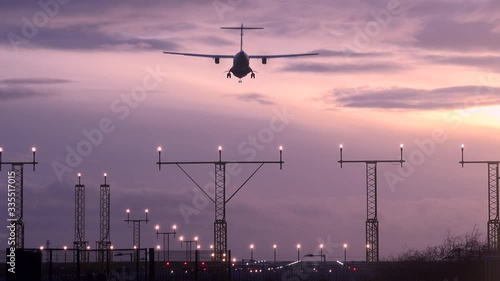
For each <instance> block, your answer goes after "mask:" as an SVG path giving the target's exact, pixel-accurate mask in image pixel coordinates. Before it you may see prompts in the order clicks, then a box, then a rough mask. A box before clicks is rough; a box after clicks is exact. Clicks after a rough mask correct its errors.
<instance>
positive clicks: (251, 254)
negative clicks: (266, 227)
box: [250, 244, 253, 262]
mask: <svg viewBox="0 0 500 281" xmlns="http://www.w3.org/2000/svg"><path fill="white" fill-rule="evenodd" d="M250 261H251V262H253V244H250Z"/></svg>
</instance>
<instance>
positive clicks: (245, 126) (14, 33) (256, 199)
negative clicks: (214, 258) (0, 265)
mask: <svg viewBox="0 0 500 281" xmlns="http://www.w3.org/2000/svg"><path fill="white" fill-rule="evenodd" d="M40 3H41V4H40ZM499 15H500V4H499V3H498V1H486V0H481V1H470V0H467V1H465V0H464V1H459V0H448V1H425V0H400V1H397V0H372V1H338V0H328V1H326V0H317V1H314V2H311V1H302V0H289V1H278V0H271V1H263V0H255V1H248V0H231V1H230V0H216V1H191V0H188V1H176V0H169V1H147V2H143V1H119V2H118V1H109V2H105V3H104V2H102V1H85V2H81V1H78V2H77V1H70V0H47V1H40V2H37V1H10V0H9V1H2V2H1V3H0V33H1V36H0V63H1V66H2V67H1V68H0V120H1V122H0V132H1V133H0V146H1V147H2V148H3V155H2V159H3V161H30V159H31V147H32V146H36V148H37V156H36V157H37V161H38V162H39V164H38V165H37V168H36V171H35V172H33V171H32V170H31V169H29V168H26V170H25V177H24V180H25V181H24V184H25V190H24V204H25V206H24V214H25V225H26V231H25V237H26V238H25V239H26V242H25V244H26V247H39V246H40V245H43V244H45V242H46V240H50V242H51V245H52V246H53V247H62V246H63V245H69V246H71V244H72V241H73V240H74V237H73V235H74V233H73V229H74V186H75V184H76V182H77V176H76V175H77V173H82V183H83V184H85V186H86V207H87V208H86V239H87V240H89V241H91V246H94V245H95V242H94V241H96V240H98V236H99V233H98V231H99V217H98V215H99V193H98V192H99V186H100V184H102V183H103V173H104V172H106V173H107V174H108V177H107V180H108V183H109V184H110V186H111V241H112V243H113V245H115V247H123V248H127V247H131V246H132V245H131V244H132V229H131V227H129V226H127V224H126V223H125V222H124V221H123V220H124V219H125V218H126V215H125V209H127V208H130V209H131V218H143V216H144V211H143V210H144V209H146V208H148V209H149V219H150V222H149V223H148V224H147V225H143V226H142V242H141V243H142V246H147V247H155V246H156V245H157V244H161V241H160V240H158V239H157V238H156V235H155V232H154V226H155V225H156V224H159V225H161V229H162V230H166V229H167V228H169V227H170V226H171V225H172V224H174V223H175V224H177V226H178V233H179V234H183V235H185V236H186V237H194V236H195V235H198V236H199V237H200V244H201V247H202V248H205V249H207V248H208V245H209V244H212V243H213V221H214V206H213V204H212V203H211V202H210V201H208V200H207V199H206V198H205V199H204V197H203V195H202V194H201V193H200V192H199V191H197V188H196V186H195V185H194V184H193V183H192V182H191V181H190V180H189V178H187V177H186V176H185V175H184V174H183V173H182V171H180V170H179V169H178V168H177V167H175V166H163V167H162V170H161V171H159V170H158V167H157V166H156V165H155V163H156V161H157V157H158V156H157V147H158V146H162V148H163V153H162V160H164V161H216V160H217V157H218V156H217V147H218V146H219V145H220V146H222V147H223V151H222V158H223V159H225V160H270V161H276V160H278V159H279V152H278V147H279V146H280V145H282V146H283V157H284V161H285V164H284V165H283V169H282V170H280V169H279V166H278V165H271V164H269V165H267V164H266V165H264V167H262V169H260V170H259V172H258V173H257V174H256V175H255V176H254V177H253V178H252V179H251V180H250V181H249V182H248V183H247V184H246V185H245V187H244V188H243V189H242V190H241V191H239V192H238V194H237V195H236V196H235V197H234V198H233V199H231V201H230V202H229V203H228V204H227V221H228V248H229V249H232V252H233V256H236V257H237V258H249V255H250V253H249V245H250V244H252V243H253V244H254V245H255V249H254V255H255V258H259V259H261V258H262V259H271V258H272V255H273V251H272V245H273V244H277V245H278V259H282V260H293V259H295V255H296V245H297V243H300V244H301V245H302V248H301V251H302V253H304V254H307V253H312V252H315V251H317V250H318V245H319V244H320V243H324V244H325V252H326V254H327V260H333V259H342V258H343V249H342V245H343V244H344V243H347V244H348V245H349V246H348V259H353V260H364V258H365V246H366V245H365V220H366V178H365V167H364V164H346V165H344V166H343V168H341V167H340V166H339V164H338V162H337V161H338V160H339V145H340V144H342V145H343V147H344V150H343V157H344V159H345V160H352V159H360V160H375V159H382V160H383V159H389V160H392V159H395V160H398V159H399V145H400V144H401V143H403V144H404V158H405V160H406V161H407V162H406V163H405V165H404V167H403V168H401V167H399V166H398V165H396V164H387V163H385V164H379V165H378V220H379V225H380V256H381V258H383V259H388V258H391V256H394V255H397V253H399V252H401V251H403V250H404V249H406V248H415V249H423V248H425V247H426V246H427V245H436V244H439V243H440V242H441V241H442V240H443V238H444V236H445V235H446V234H447V233H448V232H451V233H452V234H455V235H461V234H464V233H467V232H471V231H472V230H473V229H474V227H476V228H478V229H479V230H480V232H481V233H483V236H482V237H483V238H484V239H486V221H487V212H488V209H487V168H486V165H468V166H465V167H464V168H462V167H461V165H459V163H458V161H460V145H461V144H462V143H464V144H465V157H466V160H467V159H469V160H500V151H499V150H498V143H499V140H500V134H499V133H498V132H499V131H500V88H499V87H500V75H499V74H498V73H497V72H498V70H499V65H500V54H499V53H498V46H499V44H500V26H499V24H498V23H499V20H500V16H499ZM241 23H244V24H245V25H248V26H260V27H264V28H265V29H264V30H255V31H249V32H246V33H245V35H244V42H243V48H244V50H245V51H246V52H247V53H249V54H250V55H252V54H254V55H262V54H282V53H285V54H286V53H300V52H319V53H320V55H319V56H317V57H307V58H293V59H271V60H269V61H268V63H267V64H266V65H262V63H261V62H260V61H258V60H253V61H251V66H252V68H253V69H254V70H255V71H256V72H257V73H256V79H249V77H246V78H244V79H243V82H242V83H238V80H237V79H235V78H234V77H233V78H232V79H227V78H226V74H225V72H226V71H227V70H228V69H229V68H230V67H231V61H230V60H221V63H220V64H215V63H214V62H213V60H211V59H204V58H189V57H181V56H171V55H164V54H162V51H174V52H193V53H205V54H221V55H233V54H235V53H236V52H237V51H238V47H239V35H238V32H237V31H227V30H220V29H219V27H221V26H239V25H240V24H241ZM256 168H257V167H256V166H252V165H244V166H239V167H232V169H228V170H230V171H228V175H227V179H226V180H227V193H228V194H232V193H233V192H234V191H235V190H236V189H237V188H238V187H239V186H240V185H241V183H243V182H244V181H245V179H246V178H247V177H248V176H249V175H250V174H251V173H252V172H253V171H254V170H255V169H256ZM8 169H9V167H8V166H3V167H2V172H1V175H0V182H1V186H2V187H3V188H2V190H4V191H3V192H4V193H3V195H2V198H4V199H3V200H0V208H1V209H2V210H6V208H7V204H6V200H5V199H6V197H7V194H6V188H5V187H6V185H7V170H8ZM185 169H186V170H187V171H189V173H190V174H191V175H192V176H193V177H194V178H195V179H196V180H197V181H198V182H199V183H200V185H201V186H203V187H207V188H208V189H207V190H208V192H209V193H210V190H211V188H212V189H213V179H212V175H213V171H214V170H213V169H214V168H213V167H212V166H185ZM3 216H4V217H5V218H7V212H6V211H5V212H4V215H3ZM6 237H7V233H6V231H5V233H0V240H1V241H0V242H1V244H2V245H3V246H4V247H6V245H7V243H6ZM172 248H173V249H180V244H173V246H172Z"/></svg>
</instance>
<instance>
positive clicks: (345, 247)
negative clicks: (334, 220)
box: [344, 243, 347, 266]
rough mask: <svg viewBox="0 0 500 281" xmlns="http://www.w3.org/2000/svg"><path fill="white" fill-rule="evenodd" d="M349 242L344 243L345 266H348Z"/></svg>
mask: <svg viewBox="0 0 500 281" xmlns="http://www.w3.org/2000/svg"><path fill="white" fill-rule="evenodd" d="M346 264H347V243H344V266H347V265H346Z"/></svg>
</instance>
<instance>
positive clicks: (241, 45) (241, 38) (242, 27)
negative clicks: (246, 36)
mask: <svg viewBox="0 0 500 281" xmlns="http://www.w3.org/2000/svg"><path fill="white" fill-rule="evenodd" d="M220 29H236V30H240V31H241V33H240V51H241V50H243V30H244V29H264V28H263V27H247V26H243V24H241V26H239V27H221V28H220Z"/></svg>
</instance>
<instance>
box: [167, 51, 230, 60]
mask: <svg viewBox="0 0 500 281" xmlns="http://www.w3.org/2000/svg"><path fill="white" fill-rule="evenodd" d="M163 53H164V54H169V55H180V56H188V57H202V58H212V59H232V58H233V57H234V56H231V55H207V54H193V53H177V52H163Z"/></svg>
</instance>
